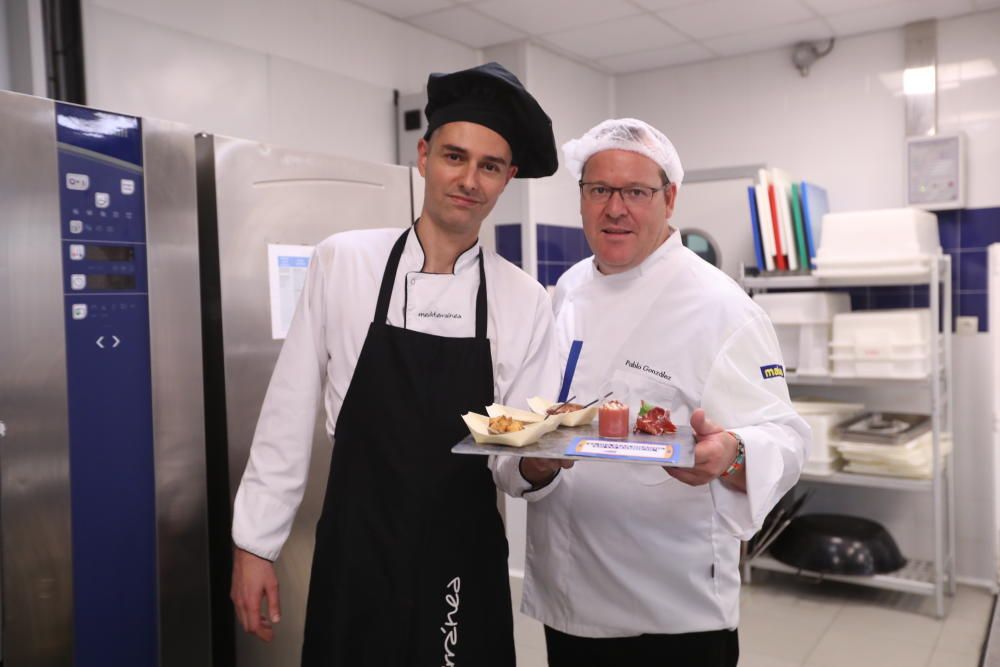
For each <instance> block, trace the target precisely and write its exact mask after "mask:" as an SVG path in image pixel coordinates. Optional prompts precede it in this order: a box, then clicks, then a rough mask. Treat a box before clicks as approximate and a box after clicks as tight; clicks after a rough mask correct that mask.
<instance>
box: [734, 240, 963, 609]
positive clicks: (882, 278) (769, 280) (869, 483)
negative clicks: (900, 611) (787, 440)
mask: <svg viewBox="0 0 1000 667" xmlns="http://www.w3.org/2000/svg"><path fill="white" fill-rule="evenodd" d="M741 268H742V267H741ZM741 274H743V272H742V270H741ZM741 282H742V285H743V287H744V289H746V290H747V291H748V292H750V293H751V294H753V293H759V292H767V291H768V290H815V289H825V288H839V287H878V286H898V285H909V286H922V285H927V286H928V290H929V296H930V310H931V322H932V323H938V324H939V326H933V324H932V340H931V346H930V354H931V372H930V374H929V375H928V377H927V378H925V379H921V380H901V379H884V380H883V379H877V378H833V377H829V376H799V375H797V374H795V373H789V374H788V376H787V377H786V380H787V381H788V384H789V388H795V387H801V386H807V387H809V388H810V389H811V390H817V389H818V390H820V391H822V389H823V388H824V387H892V386H895V387H903V388H907V387H913V389H915V390H917V389H920V390H927V389H929V390H930V417H931V424H932V433H933V449H932V451H933V463H932V468H931V470H932V473H931V478H930V479H906V478H896V477H888V476H879V475H859V474H854V473H845V472H835V473H833V474H831V475H811V474H803V475H802V477H801V481H802V482H806V483H822V484H837V485H844V486H855V487H867V488H878V489H887V490H892V491H907V492H914V493H921V494H929V495H930V496H931V502H932V504H933V510H934V526H933V529H934V536H933V537H934V558H933V559H932V560H929V561H923V560H913V559H911V560H909V562H908V564H907V565H906V567H904V568H903V569H902V570H900V571H898V572H894V573H892V574H888V575H875V576H872V577H860V576H839V575H828V574H820V573H810V572H802V571H799V570H797V569H795V568H792V567H789V566H787V565H784V564H783V563H779V562H778V561H776V560H774V559H773V558H771V557H769V556H767V555H766V554H765V555H761V556H758V557H757V558H755V559H753V560H752V561H750V562H748V563H745V565H744V572H743V574H744V581H746V582H748V583H749V581H750V569H751V568H758V569H761V570H771V571H776V572H789V573H793V574H794V573H797V574H808V575H810V576H815V577H817V578H821V579H829V580H831V581H845V582H850V583H853V584H859V585H862V586H871V587H876V588H884V589H889V590H895V591H902V592H905V593H914V594H918V595H928V596H933V597H934V602H935V610H936V613H937V616H938V617H939V618H940V617H942V616H944V613H945V609H944V596H945V594H946V593H947V594H949V595H954V593H955V484H954V481H955V480H954V476H955V475H954V466H953V465H952V462H951V456H950V455H949V456H944V457H942V455H941V435H942V433H945V432H951V431H952V424H953V421H952V417H953V405H952V382H951V369H952V363H951V322H952V303H951V294H952V292H951V257H949V256H947V255H944V256H941V257H938V258H936V261H932V262H931V263H930V268H929V270H926V271H923V272H920V273H911V274H907V275H869V276H851V277H836V278H835V277H817V276H814V275H804V274H798V275H764V276H746V275H744V278H743V280H742V281H741ZM952 447H953V448H954V443H953V444H952Z"/></svg>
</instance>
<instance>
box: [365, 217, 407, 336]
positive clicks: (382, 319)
mask: <svg viewBox="0 0 1000 667" xmlns="http://www.w3.org/2000/svg"><path fill="white" fill-rule="evenodd" d="M409 233H410V230H409V229H407V230H406V231H405V232H403V235H402V236H400V237H399V239H398V240H397V241H396V243H395V244H394V245H393V246H392V251H391V252H390V253H389V261H388V262H386V263H385V272H384V273H383V274H382V287H381V288H380V289H379V291H378V302H376V304H375V323H376V324H385V323H386V322H387V321H388V320H389V301H390V300H392V285H393V283H395V282H396V269H398V268H399V258H400V257H402V256H403V248H405V247H406V235H407V234H409ZM414 233H416V232H414Z"/></svg>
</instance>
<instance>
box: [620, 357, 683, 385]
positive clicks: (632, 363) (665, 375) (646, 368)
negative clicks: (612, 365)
mask: <svg viewBox="0 0 1000 667" xmlns="http://www.w3.org/2000/svg"><path fill="white" fill-rule="evenodd" d="M625 365H626V366H628V367H629V368H634V369H636V370H637V371H642V372H644V373H649V374H651V375H655V376H656V377H660V378H663V379H664V380H667V381H669V380H671V379H672V378H671V377H670V375H669V374H668V373H667V372H666V371H658V370H656V369H655V368H650V367H649V366H647V365H645V364H640V363H639V362H637V361H632V360H630V359H626V360H625Z"/></svg>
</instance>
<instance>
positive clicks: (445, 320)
mask: <svg viewBox="0 0 1000 667" xmlns="http://www.w3.org/2000/svg"><path fill="white" fill-rule="evenodd" d="M427 95H428V102H427V108H426V115H427V123H428V126H427V132H426V134H425V135H424V137H423V138H422V139H421V140H420V142H419V144H418V146H417V150H418V168H419V170H420V173H421V175H422V176H423V177H424V183H425V185H424V204H423V210H422V212H421V214H420V217H419V219H418V220H417V221H416V222H414V223H413V224H412V225H411V226H409V227H408V228H407V229H405V230H402V229H400V226H402V225H405V224H406V223H407V222H408V221H403V220H386V221H385V223H386V225H396V226H395V227H393V228H390V229H377V230H365V231H351V232H345V233H342V234H335V235H333V236H331V237H330V238H328V239H326V240H325V241H323V242H322V243H320V244H319V246H318V247H317V248H316V252H315V255H314V256H313V259H312V261H311V263H310V265H309V272H308V277H307V279H306V284H305V287H304V289H303V292H302V296H301V299H300V301H299V305H298V309H297V310H296V313H295V316H294V318H293V320H292V323H291V327H290V329H289V332H288V338H287V339H286V340H285V343H284V345H283V347H282V349H281V355H280V356H279V358H278V363H277V366H276V367H275V370H274V375H273V377H272V378H271V383H270V386H269V387H268V390H267V395H266V397H265V399H264V404H263V407H262V408H261V413H260V419H259V421H258V423H257V430H256V432H255V434H254V439H253V444H252V446H251V449H250V459H249V461H248V462H247V467H246V471H245V473H244V475H243V479H242V481H241V483H240V487H239V491H238V492H237V494H236V501H235V508H234V513H233V533H232V534H233V542H234V543H235V545H236V549H235V552H234V567H233V584H232V598H233V602H234V604H235V606H236V612H237V615H238V616H239V620H240V623H241V625H242V626H243V628H244V630H245V631H247V632H252V633H254V634H257V635H258V636H260V637H261V638H262V639H264V640H269V639H271V637H272V633H273V632H274V628H273V624H274V623H277V622H278V621H279V619H280V610H279V600H278V582H277V579H276V577H275V572H274V568H273V565H272V561H273V560H274V559H276V558H277V557H278V555H279V553H280V550H281V547H282V545H283V543H284V541H285V539H286V538H287V537H288V534H289V530H290V529H291V525H292V520H293V518H294V516H295V512H296V509H297V507H298V505H299V503H300V501H301V500H302V494H303V490H304V487H305V483H306V479H307V478H308V466H309V458H310V447H311V445H312V441H313V427H314V424H315V421H316V409H317V404H318V402H319V401H320V399H321V397H322V398H323V400H324V403H325V407H326V425H327V432H328V433H329V435H330V437H331V438H332V439H333V440H334V446H333V458H332V461H331V464H330V478H329V482H328V483H327V488H326V497H325V500H324V503H323V511H322V515H321V516H320V519H319V524H318V526H317V529H316V549H315V553H314V556H313V564H312V575H311V578H310V582H309V599H308V605H307V609H306V621H305V641H304V643H303V648H302V664H303V665H306V666H313V665H323V666H325V667H334V666H343V667H386V666H389V665H396V666H399V667H403V666H412V667H440V666H441V665H468V666H470V667H471V666H473V665H475V666H476V667H514V642H513V621H512V614H511V606H510V588H509V583H508V570H507V541H506V537H505V535H504V529H503V523H502V521H501V518H500V516H499V513H498V512H497V506H496V486H495V482H494V477H493V473H492V472H491V470H490V468H489V467H488V465H487V459H486V458H485V457H479V456H456V455H453V454H452V453H451V447H452V446H453V445H454V444H455V443H456V442H458V441H459V440H461V439H462V437H463V436H464V435H467V434H468V431H467V430H466V428H465V426H464V424H463V422H462V419H461V415H462V414H463V413H465V412H469V411H475V412H479V413H482V412H485V406H486V405H488V404H490V403H493V402H494V401H497V402H501V403H505V404H509V405H521V404H524V403H525V402H526V399H527V398H528V397H529V396H532V395H533V394H534V393H536V392H538V391H545V388H546V387H549V386H551V388H552V389H551V390H552V391H554V390H555V389H554V387H555V384H556V383H557V381H558V374H559V371H558V367H557V366H556V358H555V355H554V354H553V352H554V333H553V327H552V311H551V306H550V302H549V299H548V296H547V294H546V293H545V290H544V289H543V288H542V287H541V286H540V285H539V284H538V283H537V282H535V281H534V280H532V279H531V278H530V277H529V276H527V275H526V274H525V273H523V272H522V271H520V269H518V268H517V267H515V266H513V265H512V264H510V263H509V262H507V261H506V260H504V259H502V258H501V257H499V256H498V255H497V254H496V253H494V252H492V251H490V250H487V249H484V248H482V247H481V246H480V244H479V238H478V236H479V230H480V226H481V225H482V222H483V220H484V218H486V216H487V215H488V214H489V212H490V210H491V209H492V208H493V205H494V204H495V203H496V202H497V198H498V197H499V196H500V194H501V193H502V192H503V190H504V188H505V187H506V185H507V183H508V182H509V181H510V179H511V178H513V177H515V176H517V177H526V178H537V177H541V176H548V175H550V174H552V173H553V172H554V171H555V169H556V166H557V162H556V150H555V140H554V138H553V135H552V124H551V122H550V120H549V118H548V116H547V115H546V114H545V112H544V111H543V110H542V108H541V107H540V106H539V105H538V103H537V102H536V101H535V99H534V98H533V97H532V96H531V95H530V94H528V92H527V91H526V90H525V89H524V87H523V86H522V85H521V82H520V81H518V80H517V78H516V77H515V76H514V75H513V74H511V73H510V72H508V71H507V70H506V69H504V68H503V67H501V66H500V65H498V64H496V63H489V64H487V65H483V66H480V67H475V68H472V69H469V70H463V71H460V72H454V73H451V74H432V75H431V77H430V79H429V80H428V85H427ZM324 384H325V387H324ZM512 474H517V471H513V473H512ZM262 597H266V599H267V608H268V616H267V617H264V618H262V617H261V598H262Z"/></svg>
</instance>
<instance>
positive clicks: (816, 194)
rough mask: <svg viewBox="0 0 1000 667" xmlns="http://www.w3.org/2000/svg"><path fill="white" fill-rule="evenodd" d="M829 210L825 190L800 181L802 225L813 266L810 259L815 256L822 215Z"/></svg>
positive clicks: (814, 265)
mask: <svg viewBox="0 0 1000 667" xmlns="http://www.w3.org/2000/svg"><path fill="white" fill-rule="evenodd" d="M829 212H830V203H829V200H828V199H827V196H826V190H824V189H823V188H821V187H819V186H818V185H813V184H812V183H806V182H805V181H802V227H803V230H804V231H805V234H806V245H807V246H808V247H809V264H810V265H811V266H812V267H813V268H815V267H816V264H815V262H813V261H812V260H813V259H814V258H815V257H816V248H818V247H819V240H820V232H821V231H822V225H823V216H824V215H826V214H827V213H829Z"/></svg>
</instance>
